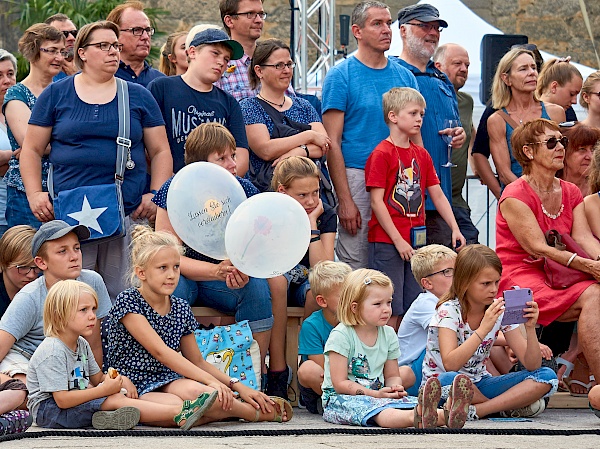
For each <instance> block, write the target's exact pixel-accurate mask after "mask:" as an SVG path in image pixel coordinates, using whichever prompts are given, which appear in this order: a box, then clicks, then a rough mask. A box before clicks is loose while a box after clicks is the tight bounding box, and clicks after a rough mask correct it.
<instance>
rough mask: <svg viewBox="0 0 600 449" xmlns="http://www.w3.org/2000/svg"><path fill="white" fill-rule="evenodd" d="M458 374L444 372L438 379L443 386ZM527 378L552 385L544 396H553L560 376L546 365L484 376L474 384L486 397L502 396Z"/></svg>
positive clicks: (448, 383)
mask: <svg viewBox="0 0 600 449" xmlns="http://www.w3.org/2000/svg"><path fill="white" fill-rule="evenodd" d="M457 375H458V373H457V372H448V373H442V374H440V375H439V376H438V379H439V381H440V383H441V384H442V386H445V385H450V384H451V383H452V381H453V380H454V378H455V377H456V376H457ZM527 379H533V380H534V381H536V382H539V383H544V384H549V385H550V387H551V388H550V391H549V392H548V393H546V394H545V395H544V397H549V396H552V395H553V394H554V393H556V390H557V388H558V378H557V377H556V373H555V372H554V371H553V370H552V369H551V368H548V367H545V366H543V367H541V368H538V369H536V370H535V371H527V370H523V371H517V372H514V373H508V374H502V375H500V376H484V377H483V378H481V380H479V381H477V382H473V385H475V386H476V387H477V388H478V389H479V391H481V394H483V395H484V396H485V397H486V398H488V399H492V398H495V397H496V396H500V395H501V394H502V393H505V392H506V391H507V390H509V389H511V388H512V387H514V386H515V385H518V384H520V383H521V382H523V381H524V380H527Z"/></svg>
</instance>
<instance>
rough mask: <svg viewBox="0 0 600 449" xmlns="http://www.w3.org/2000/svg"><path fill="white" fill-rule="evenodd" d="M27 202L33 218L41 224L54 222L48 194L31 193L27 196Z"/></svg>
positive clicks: (52, 208)
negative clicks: (41, 222)
mask: <svg viewBox="0 0 600 449" xmlns="http://www.w3.org/2000/svg"><path fill="white" fill-rule="evenodd" d="M27 200H28V201H29V208H30V209H31V212H33V215H34V216H35V218H37V219H38V220H40V221H43V222H47V221H50V220H54V207H52V203H51V202H50V197H49V196H48V192H35V193H32V194H31V195H27Z"/></svg>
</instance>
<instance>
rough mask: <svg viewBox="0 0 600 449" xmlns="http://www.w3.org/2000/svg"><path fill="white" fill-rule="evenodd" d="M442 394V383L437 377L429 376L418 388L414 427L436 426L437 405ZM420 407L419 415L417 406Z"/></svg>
mask: <svg viewBox="0 0 600 449" xmlns="http://www.w3.org/2000/svg"><path fill="white" fill-rule="evenodd" d="M441 395H442V384H440V381H439V379H438V378H437V377H430V378H429V379H427V381H426V382H425V385H423V386H422V387H421V388H420V389H419V396H418V405H417V407H415V408H414V425H415V428H416V429H419V428H420V429H431V428H435V427H437V423H438V414H437V407H438V403H439V402H440V397H441ZM419 407H420V408H421V414H420V415H419V412H418V408H419Z"/></svg>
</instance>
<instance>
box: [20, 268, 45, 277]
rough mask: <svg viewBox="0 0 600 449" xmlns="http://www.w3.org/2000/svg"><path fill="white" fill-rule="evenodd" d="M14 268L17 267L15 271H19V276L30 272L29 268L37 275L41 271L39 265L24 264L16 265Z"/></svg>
mask: <svg viewBox="0 0 600 449" xmlns="http://www.w3.org/2000/svg"><path fill="white" fill-rule="evenodd" d="M15 268H16V269H17V273H19V274H20V275H21V276H26V275H28V274H29V273H31V270H33V273H34V274H36V275H38V274H40V273H41V272H42V270H41V269H40V268H39V267H28V266H26V265H16V266H15Z"/></svg>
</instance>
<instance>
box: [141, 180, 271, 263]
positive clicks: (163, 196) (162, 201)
mask: <svg viewBox="0 0 600 449" xmlns="http://www.w3.org/2000/svg"><path fill="white" fill-rule="evenodd" d="M173 178H174V176H172V177H171V178H170V179H168V180H167V181H166V182H165V183H164V184H163V185H162V186H161V188H160V189H158V192H156V195H154V198H152V201H153V202H154V204H156V205H157V206H158V207H160V208H161V209H164V210H167V194H168V193H169V187H170V186H171V182H172V181H173ZM235 178H236V179H237V180H238V181H239V183H240V184H241V185H242V188H243V189H244V193H245V194H246V197H247V198H250V197H251V196H253V195H256V194H257V193H260V192H259V191H258V189H257V188H256V187H254V184H252V183H251V182H250V181H248V180H247V179H244V178H240V177H239V176H236V177H235ZM183 247H184V249H185V255H186V256H187V257H189V258H190V259H194V260H201V261H203V262H210V263H216V264H218V263H219V262H220V261H219V260H216V259H213V258H211V257H208V256H205V255H204V254H201V253H199V252H198V251H196V250H194V249H192V248H190V247H189V246H187V245H186V244H185V242H184V243H183Z"/></svg>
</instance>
